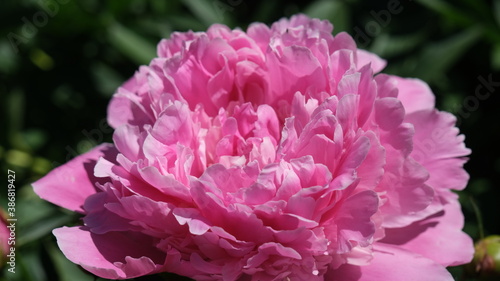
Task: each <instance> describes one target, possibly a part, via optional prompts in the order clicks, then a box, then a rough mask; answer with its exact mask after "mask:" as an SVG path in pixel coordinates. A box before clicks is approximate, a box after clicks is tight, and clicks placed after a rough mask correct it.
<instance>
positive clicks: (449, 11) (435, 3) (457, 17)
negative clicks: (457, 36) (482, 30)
mask: <svg viewBox="0 0 500 281" xmlns="http://www.w3.org/2000/svg"><path fill="white" fill-rule="evenodd" d="M416 2H418V3H420V4H422V5H424V6H425V7H427V8H429V9H431V10H434V11H435V12H437V13H439V14H441V15H442V16H443V17H445V18H446V19H447V20H449V21H451V22H453V23H458V24H460V25H471V24H474V23H475V19H474V18H473V17H471V15H470V14H469V13H464V12H462V11H460V10H459V9H457V8H455V7H454V6H452V5H451V4H449V3H448V2H446V1H443V0H416Z"/></svg>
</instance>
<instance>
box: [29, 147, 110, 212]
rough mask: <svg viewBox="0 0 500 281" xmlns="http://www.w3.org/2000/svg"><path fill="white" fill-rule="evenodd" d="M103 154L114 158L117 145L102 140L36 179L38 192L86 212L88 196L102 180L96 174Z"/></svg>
mask: <svg viewBox="0 0 500 281" xmlns="http://www.w3.org/2000/svg"><path fill="white" fill-rule="evenodd" d="M100 157H105V158H106V159H110V160H113V161H114V159H115V158H116V149H115V147H114V146H113V145H111V144H101V145H99V146H97V147H95V148H93V149H92V150H90V151H89V152H87V153H84V154H82V155H80V156H77V157H75V158H74V159H72V160H71V161H69V162H68V163H66V164H65V165H63V166H60V167H57V168H56V169H54V170H52V171H51V172H50V173H48V174H47V175H46V176H45V177H43V178H41V179H39V180H38V181H36V182H34V183H33V189H34V191H35V193H36V194H38V196H40V197H41V198H42V199H45V200H47V201H49V202H51V203H53V204H56V205H59V206H61V207H63V208H66V209H69V210H72V211H76V212H79V213H85V211H84V209H83V204H84V202H85V199H87V197H89V196H90V195H92V194H94V193H96V187H95V184H96V183H97V182H101V181H102V180H100V179H98V178H96V177H95V176H94V166H95V164H96V162H97V160H98V159H99V158H100Z"/></svg>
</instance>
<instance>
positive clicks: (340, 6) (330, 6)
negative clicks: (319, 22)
mask: <svg viewBox="0 0 500 281" xmlns="http://www.w3.org/2000/svg"><path fill="white" fill-rule="evenodd" d="M304 13H305V14H306V15H308V16H310V17H314V18H320V19H326V20H329V21H330V22H331V23H333V26H334V28H335V29H334V33H338V32H340V31H345V30H350V24H349V23H350V21H351V19H350V13H349V8H348V6H347V5H346V4H344V3H343V2H342V1H328V0H317V1H314V2H313V3H311V4H310V5H309V6H308V7H307V8H306V9H305V10H304Z"/></svg>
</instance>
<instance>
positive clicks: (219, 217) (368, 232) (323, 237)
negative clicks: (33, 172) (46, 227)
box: [34, 15, 473, 281]
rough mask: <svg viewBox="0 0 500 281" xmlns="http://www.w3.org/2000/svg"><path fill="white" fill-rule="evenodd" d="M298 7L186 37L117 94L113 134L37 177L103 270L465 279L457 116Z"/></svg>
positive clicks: (74, 239) (70, 250)
mask: <svg viewBox="0 0 500 281" xmlns="http://www.w3.org/2000/svg"><path fill="white" fill-rule="evenodd" d="M332 30H333V27H332V25H331V24H330V23H329V22H327V21H320V20H318V19H310V18H308V17H306V16H304V15H298V16H294V17H292V18H291V19H289V20H288V19H282V20H280V21H279V22H276V23H274V24H273V25H272V26H271V27H267V26H265V25H263V24H260V23H256V24H253V25H251V26H250V27H249V28H248V30H247V31H246V32H244V31H241V30H231V29H229V28H228V27H226V26H222V25H213V26H212V27H210V28H209V30H208V31H207V32H196V33H195V32H187V33H174V34H173V35H172V36H171V38H170V39H168V40H163V41H162V42H160V44H159V45H158V58H155V59H153V61H152V62H151V64H150V65H149V66H142V67H141V68H140V69H139V71H138V72H137V73H136V74H135V75H134V77H132V78H131V79H130V80H129V81H127V82H126V83H125V84H124V85H123V86H122V87H121V88H119V89H118V91H117V92H116V93H115V95H114V97H113V99H112V100H111V103H110V105H109V109H108V121H109V124H111V125H112V126H113V127H114V128H115V133H114V136H113V142H114V143H113V144H103V145H100V146H98V147H96V148H94V149H93V150H92V151H90V152H87V153H86V154H84V155H81V156H79V157H77V158H75V159H73V160H72V161H70V162H69V163H67V164H66V165H63V166H61V167H59V168H57V169H55V170H54V171H52V172H51V173H49V174H48V175H47V176H46V177H44V178H42V179H40V180H39V181H37V182H36V183H34V188H35V192H37V194H39V195H40V197H42V198H44V199H46V200H48V201H50V202H53V203H55V204H58V205H60V206H62V207H65V208H67V209H70V210H73V211H76V212H80V213H81V214H82V215H84V217H83V225H82V226H76V227H63V228H59V229H56V230H54V235H55V236H56V237H57V239H58V243H59V247H60V248H61V250H62V251H63V252H64V254H65V255H66V257H67V258H68V259H70V260H71V261H73V262H74V263H76V264H79V265H81V266H82V267H83V268H85V269H87V270H88V271H90V272H92V273H94V274H96V275H98V276H101V277H103V278H112V279H123V278H132V277H136V276H141V275H146V274H153V273H158V272H165V271H168V272H173V273H177V274H180V275H184V276H188V277H191V278H193V279H196V280H227V281H229V280H343V281H345V280H360V281H361V280H371V281H373V280H386V281H400V280H426V281H428V280H431V281H432V280H436V281H437V280H439V281H442V280H453V279H452V277H451V275H450V274H449V273H448V272H447V271H446V269H445V267H446V266H450V265H459V264H463V263H466V262H468V261H470V260H471V258H472V252H473V247H472V241H471V239H470V238H469V237H468V236H467V235H465V234H464V233H463V232H462V231H461V228H462V226H463V217H462V213H461V211H460V206H459V204H458V201H457V196H456V195H455V194H454V193H453V192H452V191H451V190H452V189H454V190H460V189H463V188H464V187H465V185H466V182H467V180H468V175H467V173H466V172H465V171H464V170H463V168H462V165H463V164H464V162H465V161H466V159H465V158H463V157H464V156H466V155H468V154H469V153H470V151H469V150H468V149H467V148H465V146H464V143H463V140H464V138H463V136H461V135H459V134H458V130H457V129H456V128H455V127H454V126H455V119H454V117H453V116H452V115H450V114H448V113H444V112H439V111H437V110H436V109H435V105H434V95H433V94H432V92H431V91H430V89H429V87H428V86H427V85H426V84H425V83H424V82H422V81H420V80H416V79H405V78H400V77H395V76H389V75H385V74H376V73H377V72H379V71H380V70H381V69H382V68H383V67H384V66H385V62H384V61H383V60H382V59H380V58H378V57H377V56H376V55H374V54H371V53H368V52H366V51H363V50H358V49H357V48H356V44H355V42H354V40H353V39H352V38H351V37H350V36H349V35H347V34H346V33H340V34H338V35H336V36H335V37H334V36H333V35H332Z"/></svg>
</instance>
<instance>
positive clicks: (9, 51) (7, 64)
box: [0, 40, 19, 73]
mask: <svg viewBox="0 0 500 281" xmlns="http://www.w3.org/2000/svg"><path fill="white" fill-rule="evenodd" d="M18 58H19V57H18V56H16V54H15V52H14V48H13V47H12V46H11V43H10V42H9V41H8V40H0V62H1V63H0V72H4V73H12V72H14V70H15V69H16V68H18V64H17V61H18Z"/></svg>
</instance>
